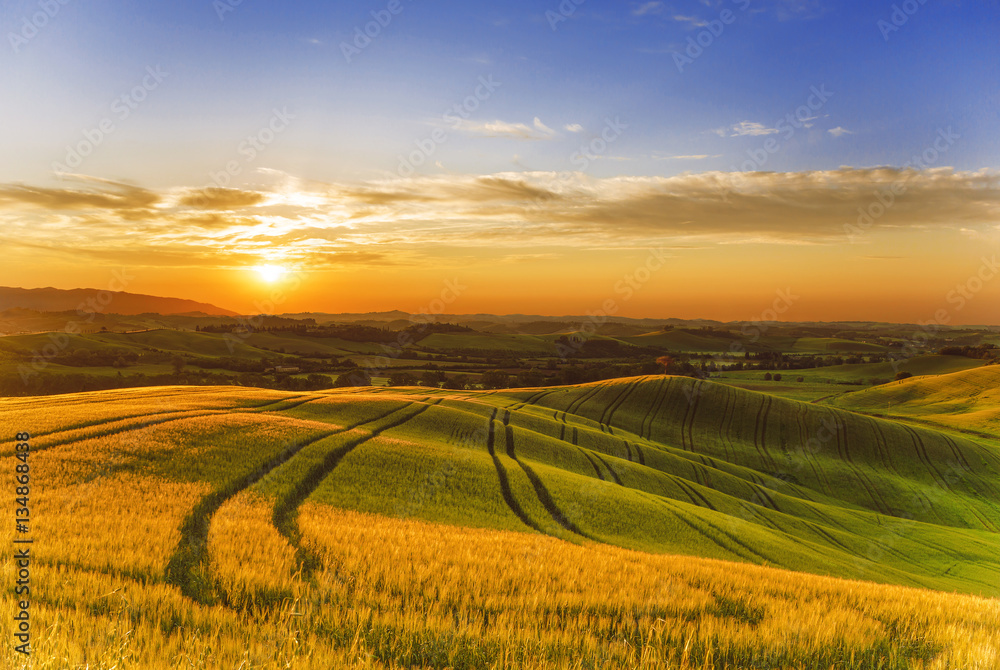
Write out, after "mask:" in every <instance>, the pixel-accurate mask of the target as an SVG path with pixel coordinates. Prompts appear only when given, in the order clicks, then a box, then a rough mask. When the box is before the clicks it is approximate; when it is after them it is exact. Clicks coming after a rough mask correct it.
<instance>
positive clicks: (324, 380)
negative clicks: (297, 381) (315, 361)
mask: <svg viewBox="0 0 1000 670" xmlns="http://www.w3.org/2000/svg"><path fill="white" fill-rule="evenodd" d="M306 383H307V384H308V385H309V388H310V389H311V390H315V391H319V390H322V389H328V388H330V387H331V386H333V384H331V383H330V378H329V377H327V376H326V375H319V374H311V375H309V376H308V377H306Z"/></svg>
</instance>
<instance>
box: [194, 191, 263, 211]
mask: <svg viewBox="0 0 1000 670" xmlns="http://www.w3.org/2000/svg"><path fill="white" fill-rule="evenodd" d="M263 201H264V194H263V193H257V192H256V191H241V190H239V189H235V188H204V189H197V190H193V191H188V192H186V193H185V194H184V196H183V197H182V198H181V199H180V204H181V205H183V206H185V207H194V208H198V209H239V208H242V207H253V206H254V205H258V204H260V203H261V202H263Z"/></svg>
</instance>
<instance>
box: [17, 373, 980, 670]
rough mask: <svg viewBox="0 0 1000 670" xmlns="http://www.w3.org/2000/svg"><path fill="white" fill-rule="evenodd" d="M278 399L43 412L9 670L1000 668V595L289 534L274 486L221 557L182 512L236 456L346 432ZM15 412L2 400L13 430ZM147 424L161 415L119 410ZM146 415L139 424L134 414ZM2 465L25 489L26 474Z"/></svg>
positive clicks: (369, 533)
mask: <svg viewBox="0 0 1000 670" xmlns="http://www.w3.org/2000/svg"><path fill="white" fill-rule="evenodd" d="M330 397H331V398H333V396H330ZM351 397H352V396H351V395H350V394H344V396H343V398H341V400H343V401H344V402H350V401H351ZM143 398H146V395H144V394H142V393H134V394H133V395H132V396H131V397H130V400H132V401H141V400H142V399H143ZM284 398H285V396H283V395H282V394H280V393H275V392H260V393H257V392H254V393H248V394H246V395H244V396H242V397H241V398H240V399H239V401H238V402H236V401H232V400H229V401H227V404H226V406H227V407H228V408H229V411H225V412H224V411H222V410H211V409H209V405H210V404H211V403H215V402H216V400H217V399H215V400H213V399H212V396H210V395H208V394H202V395H201V396H197V395H194V394H192V396H190V397H182V398H181V399H180V400H179V402H180V403H181V405H182V406H180V407H175V406H173V405H172V404H171V403H166V404H165V405H162V406H160V407H159V408H158V409H157V408H153V407H145V406H141V405H142V403H141V402H139V403H138V404H139V405H140V407H139V411H135V410H136V409H137V408H136V402H129V403H122V404H121V405H119V407H118V414H117V415H116V414H115V413H114V412H108V413H107V415H105V416H104V417H102V419H103V421H104V423H101V424H100V425H96V424H95V423H94V421H93V420H92V418H90V419H88V416H89V415H88V412H87V411H86V409H87V407H88V405H87V404H86V403H81V405H80V409H79V410H78V411H76V413H74V410H73V409H72V407H73V405H72V403H70V404H69V405H60V404H59V403H58V402H57V401H45V402H40V403H39V404H38V407H37V411H38V412H39V413H40V414H41V415H42V418H41V420H40V423H41V424H42V425H44V426H46V427H48V429H49V432H48V433H44V434H40V435H39V436H38V437H37V438H33V444H35V445H37V447H38V450H37V451H36V452H35V453H33V454H32V456H31V459H32V460H31V465H32V476H33V478H34V481H39V482H44V485H38V486H37V488H36V489H34V490H33V494H32V505H33V509H34V516H35V519H36V521H35V522H34V523H35V526H34V529H33V533H34V535H35V536H36V537H37V540H36V543H35V544H34V545H33V547H32V550H33V555H34V563H33V566H32V575H31V589H32V591H31V613H32V630H33V640H32V643H33V649H34V653H33V654H32V655H31V657H30V659H25V658H24V657H23V656H22V655H20V654H18V653H16V652H15V651H14V649H13V645H12V644H5V645H4V646H3V649H2V651H0V664H2V667H4V668H33V669H41V668H52V669H59V670H62V669H64V668H80V669H83V668H86V669H88V670H90V669H93V670H97V669H102V670H121V669H132V668H134V669H137V670H139V669H142V670H145V669H149V670H166V669H171V670H174V669H176V670H180V669H186V668H206V669H210V668H211V669H215V668H226V669H233V670H237V669H238V670H250V669H261V670H263V669H269V670H271V669H273V670H278V669H280V668H306V669H312V668H322V669H325V668H382V669H388V668H393V669H402V668H439V669H446V668H454V669H456V670H457V669H460V668H461V669H473V668H482V669H500V668H529V669H553V670H554V669H557V668H565V669H567V670H568V669H576V670H583V669H585V668H586V669H594V670H596V669H606V670H610V669H615V668H644V669H649V670H653V669H661V668H662V669H668V670H682V669H683V670H695V669H698V670H708V669H710V668H711V669H717V670H737V669H755V670H763V669H768V670H777V669H787V670H806V669H809V670H828V669H833V668H836V669H847V670H867V669H869V668H872V669H880V670H896V669H904V668H907V669H908V668H914V669H922V670H964V669H970V670H971V669H975V670H992V669H994V668H997V667H1000V600H997V599H990V598H982V597H976V596H969V595H958V594H950V593H944V592H937V591H931V590H921V589H914V588H908V587H902V586H890V585H881V584H874V583H869V582H861V581H851V580H846V579H836V578H830V577H820V576H813V575H808V574H804V573H800V572H790V571H785V570H779V569H774V568H769V567H764V566H754V565H747V564H740V563H731V562H724V561H719V560H710V559H702V558H694V557H682V556H672V555H656V554H649V553H643V552H638V551H633V550H628V549H623V548H619V547H614V546H610V545H606V544H599V543H594V542H577V543H571V542H567V541H564V540H560V539H557V538H555V537H550V536H546V535H542V534H539V533H528V532H512V531H501V530H490V529H483V528H466V527H460V526H452V525H443V524H435V523H430V522H427V521H420V520H416V519H407V518H392V517H389V516H382V515H375V514H364V513H360V512H356V511H351V510H346V509H340V508H336V507H333V506H330V505H326V504H322V503H320V502H317V501H316V500H309V499H307V500H306V501H305V502H304V503H303V504H302V505H301V507H300V508H299V509H298V515H297V520H296V523H295V530H294V537H295V539H296V541H295V542H294V543H293V542H289V539H288V534H287V530H282V529H283V526H282V524H281V523H279V522H277V521H276V519H277V518H278V514H277V512H276V508H275V499H274V498H273V497H270V496H269V495H267V494H266V491H267V490H268V488H267V487H268V486H270V485H272V484H273V482H270V483H269V481H268V480H267V479H266V478H265V479H262V480H260V481H259V483H260V486H245V487H244V488H242V489H241V490H239V491H238V492H236V493H234V494H233V495H231V496H229V497H227V498H225V499H223V498H219V499H218V503H219V504H218V505H217V509H215V508H213V509H214V514H212V515H211V522H210V524H209V526H208V527H207V529H205V533H204V547H200V548H199V547H189V548H185V547H184V546H183V544H184V543H185V542H193V539H192V538H198V537H199V535H198V534H197V533H193V532H191V531H190V528H189V527H188V526H186V525H185V524H186V521H185V520H186V519H188V518H189V517H190V516H191V515H192V513H193V511H195V510H198V509H201V508H202V507H203V506H204V505H205V504H206V503H205V501H206V500H212V499H213V498H212V495H210V493H211V492H212V491H213V490H217V489H218V488H219V486H226V484H225V481H226V471H227V470H226V468H227V467H231V468H236V467H237V465H239V466H240V467H244V468H245V467H253V466H254V463H257V462H260V463H264V462H265V461H267V459H268V458H270V455H271V454H273V453H276V452H277V451H278V450H280V449H281V447H282V445H283V444H286V443H287V438H288V434H290V433H294V434H296V435H306V436H311V437H312V438H315V439H321V438H322V436H323V435H325V434H326V432H325V431H326V430H328V429H329V428H330V425H329V424H319V423H317V422H314V421H311V420H308V419H293V418H289V417H283V416H278V415H274V414H262V413H260V412H257V411H251V409H248V408H254V407H257V408H259V407H271V406H275V403H278V404H279V405H280V403H281V402H283V400H284ZM107 399H108V396H103V395H102V396H99V398H98V400H99V401H100V403H101V404H103V405H108V404H109V403H108V402H107ZM47 402H48V403H50V407H46V403H47ZM337 402H340V400H337ZM393 406H395V405H393ZM20 407H21V406H20V405H18V404H17V403H12V404H9V405H8V406H7V407H5V409H7V410H10V411H9V412H8V413H5V414H3V417H4V420H5V425H4V427H5V429H7V428H12V427H13V426H11V425H9V424H10V421H11V420H12V419H11V417H12V416H13V417H17V416H18V414H17V412H19V411H21V409H20ZM11 408H13V409H11ZM153 410H156V411H158V412H159V414H156V412H155V411H153ZM46 411H48V412H50V413H51V415H46ZM140 411H145V412H147V413H148V414H149V415H148V416H146V417H145V418H143V419H136V418H127V417H126V416H125V415H129V416H132V415H138V414H139V413H140ZM407 411H409V410H407ZM178 412H179V413H181V416H178V415H177V413H178ZM156 416H159V417H160V418H161V419H164V423H156V420H158V419H156ZM168 417H169V419H170V420H169V421H166V418H168ZM185 417H186V418H185ZM136 421H141V422H142V423H143V425H142V426H141V427H140V426H138V425H137V424H136V425H133V424H130V423H129V422H133V423H134V422H136ZM128 426H131V428H129V427H128ZM58 427H62V428H63V429H64V430H62V431H58V430H56V429H57V428H58ZM351 432H357V430H354V431H349V433H351ZM248 444H252V445H253V454H254V455H253V457H252V458H250V459H249V465H247V463H248V460H247V459H248V456H247V453H246V450H247V445H248ZM306 452H307V449H303V450H302V452H301V453H302V454H305V453H306ZM4 453H5V455H4V456H3V457H0V468H2V470H3V472H4V473H5V474H4V477H3V480H4V482H5V486H10V485H11V484H12V482H11V475H10V474H8V473H12V472H13V465H14V462H15V461H14V456H13V454H12V452H11V450H9V449H8V450H6V451H5V452H4ZM209 453H211V454H212V459H208V456H207V455H208V454H209ZM254 459H256V460H254ZM209 461H211V462H209ZM213 464H214V465H213ZM220 482H222V483H221V484H220ZM243 483H244V484H246V483H248V482H243ZM199 506H202V507H199ZM13 539H14V532H13V529H12V528H11V526H10V525H4V527H3V532H0V542H3V543H4V546H6V547H11V546H14V545H13V544H12V541H13ZM187 549H190V551H192V552H197V551H203V553H204V561H203V562H200V563H198V564H197V565H195V566H194V568H192V579H194V580H197V581H198V582H199V583H198V585H197V588H198V589H199V591H198V592H199V593H203V594H208V595H205V597H198V598H192V597H191V595H190V594H191V589H192V588H194V587H191V586H190V584H189V585H188V586H185V587H182V586H179V585H177V584H176V580H173V579H171V570H172V567H171V565H172V561H175V560H176V556H177V555H178V554H179V553H180V554H183V553H184V551H185V550H187ZM11 555H12V552H5V557H4V560H3V564H2V576H0V578H2V579H3V583H4V585H5V587H4V588H5V590H6V596H7V597H5V598H4V599H3V603H2V605H0V617H2V618H3V620H4V621H5V622H10V621H12V620H13V616H14V615H15V613H16V607H17V605H16V599H15V598H14V596H13V593H12V589H13V587H12V585H13V583H14V580H15V577H16V574H15V573H16V569H15V565H14V561H13V560H12V559H11ZM5 627H6V626H5ZM8 639H9V638H8Z"/></svg>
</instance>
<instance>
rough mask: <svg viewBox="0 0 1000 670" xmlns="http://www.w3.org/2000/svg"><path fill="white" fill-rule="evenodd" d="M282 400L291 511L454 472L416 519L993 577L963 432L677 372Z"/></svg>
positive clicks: (894, 577)
mask: <svg viewBox="0 0 1000 670" xmlns="http://www.w3.org/2000/svg"><path fill="white" fill-rule="evenodd" d="M901 388H902V387H901ZM145 393H150V392H149V391H147V392H145ZM172 393H178V392H177V391H172ZM259 394H260V392H257V391H249V390H248V391H242V390H235V389H227V390H221V389H220V390H217V391H214V392H205V391H201V392H200V393H199V395H198V399H199V400H198V402H199V404H201V405H202V406H203V409H202V410H200V412H199V413H200V414H204V415H207V416H211V417H212V421H220V420H222V419H223V417H224V416H226V412H227V411H231V410H226V409H225V408H226V407H229V406H232V403H233V402H236V403H237V406H239V405H245V404H247V403H249V402H250V399H251V398H253V397H258V396H259ZM244 396H245V397H246V398H247V400H246V401H243V400H241V398H243V397H244ZM114 397H115V396H114V395H113V394H112V395H102V394H93V397H92V401H93V402H98V403H102V404H104V405H107V404H109V403H110V404H111V405H112V406H113V404H114V400H113V399H114ZM179 397H183V393H179ZM285 397H286V396H281V395H274V396H273V398H274V399H273V401H272V402H271V404H270V405H269V406H268V410H267V413H266V414H265V415H264V416H269V417H273V418H274V420H278V419H281V420H286V419H290V420H293V421H306V422H308V424H309V425H310V426H313V427H315V428H316V429H320V430H328V431H329V432H331V433H332V435H331V436H330V437H328V438H326V439H324V440H321V441H319V442H316V443H314V444H311V445H309V446H308V447H307V448H306V449H304V450H303V451H302V452H301V453H298V454H297V455H296V457H295V458H292V459H291V460H289V461H288V462H287V463H285V464H283V465H279V466H277V467H275V468H274V470H273V472H271V473H269V475H268V478H267V479H266V480H264V481H262V482H261V483H260V484H258V485H256V488H257V489H260V493H261V494H262V495H264V496H265V497H271V498H273V499H274V500H275V505H278V506H280V505H282V504H283V505H286V506H289V513H290V514H291V512H292V511H293V510H294V508H295V506H297V504H299V503H301V502H302V501H303V500H306V499H312V500H318V501H321V502H324V503H328V504H332V505H335V506H338V507H342V508H347V509H354V510H358V511H362V512H372V513H382V514H390V515H391V514H394V513H395V511H396V510H397V509H398V508H399V507H400V506H401V505H404V506H405V505H407V496H408V495H409V494H410V493H411V490H410V489H409V488H408V485H407V482H412V481H420V480H421V479H423V478H426V477H430V476H432V475H433V473H435V472H437V471H440V470H442V469H445V468H452V469H454V470H455V472H456V474H455V475H453V476H451V477H449V478H447V480H446V481H445V482H444V483H443V484H442V485H441V486H440V487H439V488H437V489H435V490H434V492H433V495H430V496H428V498H427V499H426V500H423V501H422V502H421V504H420V505H419V507H417V508H414V509H413V510H412V516H415V517H418V518H421V519H425V520H428V521H444V522H447V523H456V524H460V525H465V526H475V527H489V528H498V529H507V530H518V531H523V532H543V533H546V534H549V535H553V536H555V537H559V538H562V539H565V540H568V541H571V542H588V541H594V542H601V543H607V544H613V545H617V546H621V547H626V548H631V549H639V550H643V551H652V552H666V553H675V554H687V555H693V556H705V557H711V558H719V559H725V560H736V561H747V562H752V563H758V564H763V565H770V566H777V567H782V568H786V569H791V570H803V571H808V572H813V573H816V574H826V575H835V576H841V577H855V578H857V577H864V578H867V579H875V580H878V581H884V582H888V583H897V584H907V585H917V586H925V587H931V588H939V589H944V590H959V591H963V592H968V593H983V594H990V595H994V594H995V592H996V589H997V585H998V584H1000V557H998V555H997V552H996V535H995V533H996V531H997V529H998V527H1000V478H998V477H997V474H998V473H1000V454H998V453H997V451H996V449H995V448H994V447H993V446H989V445H986V444H984V443H983V442H981V441H979V440H977V439H975V438H966V437H961V436H954V435H951V436H945V435H942V434H941V433H938V432H935V431H933V430H929V429H926V428H922V427H912V426H908V425H901V424H899V423H895V422H892V421H884V420H878V419H874V418H869V417H865V416H860V415H857V414H852V413H850V412H846V411H843V410H840V409H833V408H829V407H822V406H817V405H814V404H808V403H803V402H797V401H794V400H788V399H782V398H778V397H775V396H772V395H766V394H761V393H756V392H752V391H747V390H742V389H736V388H733V387H730V386H726V385H720V384H714V383H710V382H697V381H694V380H691V379H688V378H679V377H673V378H665V377H645V378H635V379H628V380H614V381H609V382H601V383H596V384H588V385H583V386H579V387H557V388H547V389H534V390H523V391H518V390H512V391H507V392H493V393H482V392H446V391H439V390H436V389H435V390H429V389H420V390H392V389H387V390H383V391H379V390H377V389H368V390H356V389H355V390H351V391H349V392H322V393H317V394H307V395H296V396H293V397H288V399H287V400H283V398H285ZM214 398H218V401H214V400H213V399H214ZM30 402H31V403H32V406H34V407H36V408H41V407H51V408H52V409H51V410H46V411H58V410H57V409H56V408H58V406H59V403H60V402H65V401H63V400H61V399H59V398H53V399H51V400H46V401H44V402H43V401H39V400H33V401H30ZM76 402H80V401H79V400H78V401H76ZM170 402H172V401H168V403H167V407H169V406H170ZM17 406H19V404H18V403H16V402H13V401H11V402H8V403H6V404H5V405H4V407H5V408H8V411H10V409H11V408H14V407H17ZM20 406H26V405H23V404H21V405H20ZM387 407H391V408H392V409H393V411H392V412H389V413H386V414H385V416H383V414H384V409H385V408H387ZM240 411H241V412H242V411H245V410H240ZM21 421H22V422H23V421H28V422H30V419H29V418H28V417H22V419H21ZM288 425H289V426H290V425H292V424H288ZM351 425H358V426H362V425H363V426H366V427H365V429H364V430H365V431H366V432H363V433H356V432H355V431H353V430H348V429H344V428H343V427H344V426H351ZM324 426H326V427H327V428H323V427H324ZM69 428H70V427H69V426H67V427H65V428H63V429H62V430H53V431H50V432H49V433H48V434H46V435H42V436H40V437H39V442H38V447H37V448H38V449H46V448H48V444H50V443H52V444H54V445H55V444H63V443H64V438H62V437H60V434H61V433H64V432H65V431H66V430H68V429H69ZM162 429H163V428H162V427H161V426H160V425H159V424H157V426H156V427H155V428H150V429H146V428H143V429H141V430H142V431H147V430H148V431H149V432H150V435H149V439H150V440H153V441H155V440H156V435H157V434H158V433H159V431H161V430H162ZM101 430H103V429H102V428H100V427H91V428H88V429H86V430H82V431H75V430H74V431H71V433H72V434H79V435H80V436H81V438H82V437H83V436H86V435H89V434H92V433H93V434H98V433H99V432H100V431H101ZM310 430H313V428H310ZM140 434H141V433H140ZM290 436H292V437H294V433H290ZM359 437H360V438H363V439H358V438H359ZM213 448H214V447H213ZM212 453H213V452H211V451H210V452H204V453H203V454H202V456H201V457H200V462H202V463H204V462H205V460H206V459H209V460H210V459H211V458H213V456H212ZM181 463H183V459H180V460H179V461H178V465H177V466H176V467H183V466H182V465H181ZM307 463H312V464H313V467H312V469H310V468H309V467H306V464H307ZM140 466H141V464H139V463H137V464H136V465H135V466H134V467H140ZM130 467H132V466H130ZM316 468H319V469H316ZM165 474H166V473H165ZM289 496H293V498H294V500H290V499H289ZM282 500H284V501H285V502H284V503H282V502H281V501H282ZM293 503H294V504H293ZM292 518H294V515H293V514H292V515H291V516H289V519H292ZM893 519H895V520H896V521H892V520H893ZM904 519H905V521H904ZM893 524H895V525H893ZM887 526H892V527H894V528H896V531H894V532H893V534H891V535H890V536H886V534H885V528H886V527H887ZM959 548H961V549H959ZM874 554H877V555H878V556H879V560H878V561H877V562H876V561H873V560H871V559H870V558H868V557H869V556H871V555H874Z"/></svg>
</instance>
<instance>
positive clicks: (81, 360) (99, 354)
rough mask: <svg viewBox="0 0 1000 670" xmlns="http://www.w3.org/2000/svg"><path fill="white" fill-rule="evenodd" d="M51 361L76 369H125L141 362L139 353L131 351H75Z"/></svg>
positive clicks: (55, 357) (53, 358)
mask: <svg viewBox="0 0 1000 670" xmlns="http://www.w3.org/2000/svg"><path fill="white" fill-rule="evenodd" d="M50 360H51V362H52V363H55V364H57V365H65V366H69V367H74V368H104V367H116V368H125V367H128V366H130V365H135V364H136V363H138V362H139V352H137V351H134V350H129V349H94V350H91V349H75V350H73V351H69V352H65V353H62V354H59V355H58V356H54V357H52V358H51V359H50Z"/></svg>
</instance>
